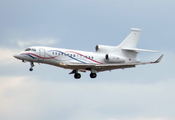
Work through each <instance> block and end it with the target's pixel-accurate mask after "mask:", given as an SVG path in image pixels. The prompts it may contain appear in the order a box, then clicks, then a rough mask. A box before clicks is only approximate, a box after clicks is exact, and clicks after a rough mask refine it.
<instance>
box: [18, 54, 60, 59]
mask: <svg viewBox="0 0 175 120" xmlns="http://www.w3.org/2000/svg"><path fill="white" fill-rule="evenodd" d="M23 54H29V55H33V56H36V57H38V58H41V59H53V58H56V57H58V56H59V55H57V56H54V57H40V56H38V55H36V54H33V53H22V54H21V55H23Z"/></svg>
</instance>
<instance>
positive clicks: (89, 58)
mask: <svg viewBox="0 0 175 120" xmlns="http://www.w3.org/2000/svg"><path fill="white" fill-rule="evenodd" d="M66 52H72V53H76V54H78V55H80V56H83V57H85V58H87V59H89V60H91V61H93V62H96V63H99V64H103V63H101V62H98V61H96V60H93V59H90V58H88V57H86V56H84V55H82V54H80V53H77V52H74V51H66Z"/></svg>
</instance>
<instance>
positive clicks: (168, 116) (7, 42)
mask: <svg viewBox="0 0 175 120" xmlns="http://www.w3.org/2000/svg"><path fill="white" fill-rule="evenodd" d="M174 5H175V1H172V0H166V1H163V0H159V1H158V0H147V1H138V0H123V1H119V0H88V1H87V0H85V1H81V0H74V1H71V0H64V1H62V0H59V1H58V0H50V1H47V0H30V1H25V0H5V1H3V0H1V1H0V43H1V44H0V55H1V57H0V119H1V120H11V119H13V120H24V119H25V120H31V119H32V120H48V119H49V120H128V119H129V120H174V119H175V114H174V111H175V104H174V101H175V96H174V94H173V92H174V91H175V87H174V85H175V74H174V69H173V68H174V59H175V54H174V53H175V47H174V45H175V41H174V40H175V36H174V33H175V29H174V28H175V22H174V21H175V12H174V11H175V7H174ZM132 27H134V28H140V29H142V34H141V37H140V40H139V43H138V46H137V47H138V48H143V49H153V50H159V51H161V52H160V53H154V54H153V53H140V54H139V55H138V58H139V59H140V60H142V61H152V60H155V59H157V58H158V57H159V56H160V55H161V54H162V53H164V54H165V56H164V58H163V60H162V61H161V63H159V64H155V65H147V66H138V67H137V68H134V69H133V68H132V69H125V70H114V71H111V72H102V73H99V74H98V77H97V78H96V79H93V80H92V79H90V78H89V73H82V78H81V79H80V80H75V79H74V78H73V75H68V73H69V72H70V71H69V70H65V69H61V68H57V67H54V66H49V65H44V64H41V65H38V64H36V65H35V67H34V71H33V72H29V71H28V69H29V67H30V65H29V64H28V63H22V62H21V61H19V60H17V59H15V58H13V54H16V53H18V52H19V51H20V50H23V49H25V48H26V47H28V46H32V45H44V46H52V47H58V48H59V47H60V48H69V49H78V50H85V51H95V46H96V45H97V44H102V45H111V46H112V45H113V46H115V45H118V44H119V43H121V42H122V40H123V39H124V38H125V37H126V36H127V35H128V34H129V33H130V28H132Z"/></svg>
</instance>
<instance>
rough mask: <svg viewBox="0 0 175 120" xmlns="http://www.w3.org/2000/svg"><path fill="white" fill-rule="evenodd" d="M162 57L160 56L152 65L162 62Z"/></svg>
mask: <svg viewBox="0 0 175 120" xmlns="http://www.w3.org/2000/svg"><path fill="white" fill-rule="evenodd" d="M163 56H164V54H162V55H161V56H160V57H159V58H158V59H157V60H156V61H155V62H153V63H159V62H160V61H161V60H162V58H163Z"/></svg>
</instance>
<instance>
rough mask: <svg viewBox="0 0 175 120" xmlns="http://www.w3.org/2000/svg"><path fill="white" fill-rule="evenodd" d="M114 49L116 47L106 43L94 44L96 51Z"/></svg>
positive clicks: (103, 51) (104, 51)
mask: <svg viewBox="0 0 175 120" xmlns="http://www.w3.org/2000/svg"><path fill="white" fill-rule="evenodd" d="M115 49H116V47H114V46H107V45H96V47H95V50H96V52H102V53H106V52H111V51H114V50H115Z"/></svg>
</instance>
